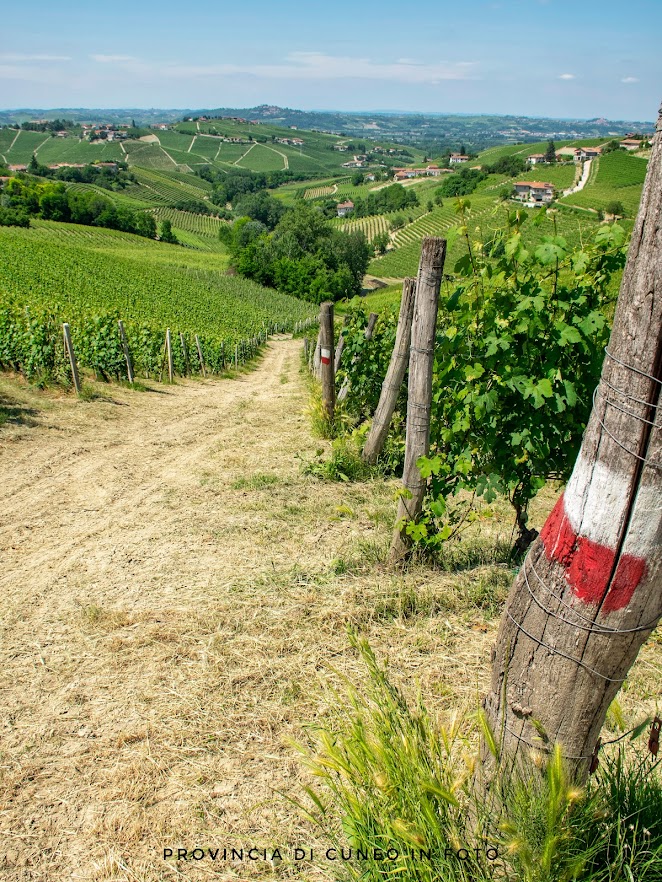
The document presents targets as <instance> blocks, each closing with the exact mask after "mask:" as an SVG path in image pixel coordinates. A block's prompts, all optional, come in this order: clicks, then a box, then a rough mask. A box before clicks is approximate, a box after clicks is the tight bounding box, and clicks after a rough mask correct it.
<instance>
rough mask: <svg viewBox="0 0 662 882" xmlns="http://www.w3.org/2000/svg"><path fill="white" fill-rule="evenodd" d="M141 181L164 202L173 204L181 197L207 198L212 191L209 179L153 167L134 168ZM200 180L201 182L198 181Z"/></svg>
mask: <svg viewBox="0 0 662 882" xmlns="http://www.w3.org/2000/svg"><path fill="white" fill-rule="evenodd" d="M132 171H133V173H134V174H135V176H136V178H137V179H138V181H139V183H140V184H141V185H143V187H145V188H147V189H149V191H151V192H152V193H154V194H155V195H156V196H157V197H159V198H160V199H162V200H163V202H166V203H170V204H172V203H173V202H178V201H179V200H180V199H198V200H202V201H204V200H206V199H207V197H208V194H209V191H210V187H209V184H208V183H207V181H203V180H202V178H196V177H194V176H193V175H182V174H175V175H173V174H172V173H168V172H166V173H163V172H160V171H157V170H153V169H144V168H134V169H132ZM198 181H199V183H197V182H198Z"/></svg>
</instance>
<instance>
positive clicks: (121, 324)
mask: <svg viewBox="0 0 662 882" xmlns="http://www.w3.org/2000/svg"><path fill="white" fill-rule="evenodd" d="M117 324H118V325H119V329H120V340H121V341H122V349H123V350H124V360H125V361H126V375H127V377H128V378H129V383H133V363H132V361H131V351H130V349H129V341H128V340H127V339H126V331H125V330H124V322H123V321H122V319H120V320H119V321H118V323H117Z"/></svg>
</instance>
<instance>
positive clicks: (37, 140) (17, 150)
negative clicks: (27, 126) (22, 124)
mask: <svg viewBox="0 0 662 882" xmlns="http://www.w3.org/2000/svg"><path fill="white" fill-rule="evenodd" d="M10 134H11V140H10V142H9V144H7V147H6V148H5V149H4V150H3V151H2V153H3V155H4V157H5V159H6V160H7V162H8V163H9V164H10V165H27V163H28V162H30V160H31V159H32V154H33V153H35V152H36V151H37V150H38V149H39V147H40V145H41V144H46V143H48V141H50V140H51V136H50V135H45V134H44V133H43V132H24V131H20V132H18V133H16V131H14V130H13V129H11V130H10Z"/></svg>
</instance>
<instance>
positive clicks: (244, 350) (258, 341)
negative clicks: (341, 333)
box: [62, 319, 315, 395]
mask: <svg viewBox="0 0 662 882" xmlns="http://www.w3.org/2000/svg"><path fill="white" fill-rule="evenodd" d="M314 323H315V320H314V319H306V320H305V321H301V322H297V323H296V324H295V326H294V332H295V333H299V332H300V331H303V330H305V329H307V328H309V327H310V326H311V325H313V324H314ZM117 324H118V328H119V334H120V341H121V344H122V351H123V352H124V360H125V362H126V374H127V377H128V379H129V382H130V383H134V382H135V374H134V368H133V360H132V358H131V350H130V349H129V341H128V339H127V335H126V329H125V328H124V322H123V321H122V320H121V319H120V320H119V321H118V323H117ZM283 331H285V326H284V325H274V326H273V327H272V329H271V333H281V332H283ZM269 333H270V332H269V331H268V330H267V328H266V327H265V328H262V330H261V331H260V332H259V333H258V334H256V335H255V336H254V337H253V338H251V340H250V341H246V340H241V341H240V342H239V343H236V344H235V348H234V358H233V361H234V367H235V369H236V368H238V367H239V365H240V364H242V363H243V362H244V361H246V359H247V358H250V357H252V356H253V355H254V354H255V353H256V352H257V350H258V348H259V347H260V346H261V345H262V344H263V343H266V342H267V340H268V338H269ZM62 335H63V340H64V349H65V355H66V357H67V358H68V360H69V366H70V368H71V376H72V379H73V384H74V388H75V389H76V393H77V394H78V395H80V394H81V390H82V387H81V382H80V374H79V371H78V362H77V360H76V353H75V350H74V345H73V342H72V340H71V330H70V328H69V324H68V322H64V324H63V325H62ZM194 339H195V348H196V352H197V356H198V361H199V362H200V372H201V374H202V376H203V377H206V376H207V370H206V366H205V360H204V357H203V354H202V344H201V343H200V338H199V337H198V335H197V334H196V335H195V337H194ZM179 343H180V346H181V349H182V355H183V357H184V372H185V376H188V374H189V373H191V371H192V365H191V360H190V355H189V350H188V346H187V344H186V338H185V336H184V334H183V333H182V332H181V331H180V332H179ZM221 357H222V360H223V362H224V363H225V344H224V343H221ZM166 364H167V366H168V380H169V382H170V383H172V382H174V377H175V360H174V354H173V348H172V335H171V333H170V328H168V329H167V330H166V335H165V341H164V345H163V358H162V360H161V370H160V373H159V380H160V381H162V380H163V373H164V370H165V366H166Z"/></svg>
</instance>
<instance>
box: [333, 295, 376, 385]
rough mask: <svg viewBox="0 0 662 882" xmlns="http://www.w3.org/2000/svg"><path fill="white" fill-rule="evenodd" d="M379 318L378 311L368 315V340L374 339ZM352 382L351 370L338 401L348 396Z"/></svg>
mask: <svg viewBox="0 0 662 882" xmlns="http://www.w3.org/2000/svg"><path fill="white" fill-rule="evenodd" d="M378 318H379V316H378V315H377V313H376V312H371V313H370V315H369V316H368V324H367V325H366V326H365V332H364V333H365V338H366V340H372V335H373V333H374V331H375V325H376V324H377V319H378ZM354 364H356V356H354V358H353V359H352V365H354ZM350 370H351V366H350ZM350 382H351V381H350V379H349V372H348V374H347V376H346V377H345V379H344V381H343V384H342V386H341V389H340V392H338V401H344V400H345V398H347V393H348V392H349V387H350Z"/></svg>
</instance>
